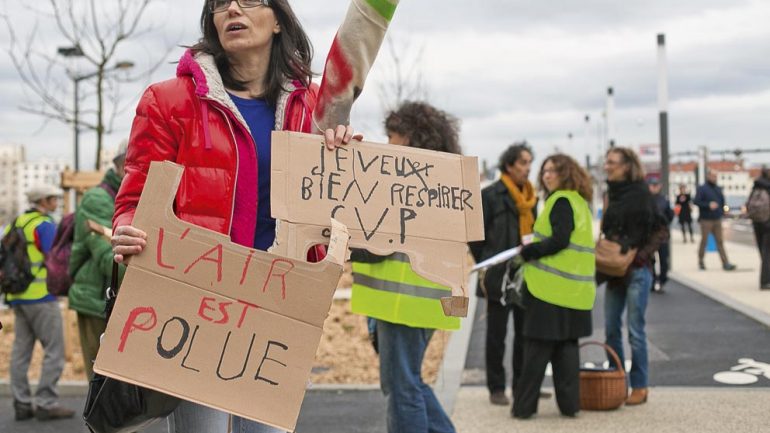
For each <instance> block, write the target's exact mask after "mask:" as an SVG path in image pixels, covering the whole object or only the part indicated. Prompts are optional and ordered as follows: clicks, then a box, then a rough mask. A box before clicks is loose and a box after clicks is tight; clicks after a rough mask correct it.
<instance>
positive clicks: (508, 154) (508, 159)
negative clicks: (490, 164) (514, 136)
mask: <svg viewBox="0 0 770 433" xmlns="http://www.w3.org/2000/svg"><path fill="white" fill-rule="evenodd" d="M524 152H527V153H528V154H529V155H530V156H532V157H533V158H534V156H535V154H534V153H532V148H531V147H530V146H529V144H527V142H526V141H518V142H516V143H513V144H512V145H510V146H508V148H507V149H505V151H504V152H503V153H502V155H500V161H499V162H498V163H497V168H498V169H499V170H500V173H507V172H508V167H509V166H511V165H514V164H516V161H518V160H519V158H521V154H522V153H524Z"/></svg>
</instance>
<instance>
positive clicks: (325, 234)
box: [321, 208, 336, 239]
mask: <svg viewBox="0 0 770 433" xmlns="http://www.w3.org/2000/svg"><path fill="white" fill-rule="evenodd" d="M335 209H336V208H335ZM321 236H323V237H325V238H326V239H329V238H331V237H332V229H330V228H328V227H327V228H325V229H323V230H322V231H321Z"/></svg>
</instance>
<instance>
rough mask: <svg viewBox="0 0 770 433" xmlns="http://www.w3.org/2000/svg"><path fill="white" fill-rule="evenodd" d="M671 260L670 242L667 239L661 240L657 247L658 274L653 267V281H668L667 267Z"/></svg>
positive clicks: (661, 283)
mask: <svg viewBox="0 0 770 433" xmlns="http://www.w3.org/2000/svg"><path fill="white" fill-rule="evenodd" d="M670 260H671V243H670V242H669V241H666V242H663V243H662V244H660V247H659V248H658V262H659V263H660V274H658V271H657V270H656V269H655V267H653V268H652V269H653V273H654V274H655V275H654V281H657V282H658V283H660V285H661V286H662V285H664V284H666V283H667V282H668V268H669V264H670Z"/></svg>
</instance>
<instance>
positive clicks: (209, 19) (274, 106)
mask: <svg viewBox="0 0 770 433" xmlns="http://www.w3.org/2000/svg"><path fill="white" fill-rule="evenodd" d="M397 4H398V0H388V2H384V3H380V2H371V1H367V0H352V2H351V6H350V9H349V11H348V13H347V15H346V17H345V21H344V22H343V24H342V26H341V27H340V29H339V32H338V33H337V36H336V37H335V40H334V43H333V44H332V48H331V51H330V52H329V56H328V59H327V62H326V68H325V71H324V76H323V80H322V83H321V87H320V89H319V88H317V87H316V86H315V85H313V84H311V75H312V74H311V70H310V64H311V59H312V48H311V45H310V42H309V40H308V38H307V35H306V34H305V32H304V30H303V29H302V26H301V25H300V24H299V21H298V20H297V18H296V16H295V14H294V12H293V11H292V9H291V7H290V5H289V2H288V0H237V1H231V0H206V1H205V4H204V7H203V12H202V15H201V26H202V38H201V39H200V41H199V42H198V43H197V44H196V45H195V46H193V47H192V48H190V49H189V50H188V51H187V52H186V53H185V54H184V55H183V56H182V58H181V60H180V62H179V65H178V68H177V76H176V78H174V79H171V80H168V81H164V82H161V83H157V84H154V85H152V86H150V87H149V88H148V89H147V91H146V92H145V93H144V95H143V96H142V99H141V100H140V102H139V106H138V107H137V110H136V117H135V119H134V123H133V126H132V129H131V136H130V139H129V146H128V153H127V155H126V167H125V169H126V176H125V178H124V179H123V183H122V185H121V188H120V192H119V193H118V196H117V199H116V202H115V217H114V219H113V227H115V230H114V233H113V239H112V243H113V251H114V252H115V260H116V261H117V262H119V263H121V262H126V261H127V260H128V259H129V258H130V257H131V256H132V255H134V254H138V253H140V252H141V251H142V249H143V248H144V247H145V245H146V243H145V239H146V234H145V233H144V232H142V231H141V230H139V229H137V228H135V227H133V226H132V225H131V224H132V221H133V217H134V212H135V210H136V206H137V204H138V202H139V197H140V195H141V192H142V189H143V187H144V183H145V181H146V177H147V172H148V170H149V166H150V163H151V162H152V161H164V160H167V161H172V162H175V163H177V164H180V165H183V166H184V167H185V171H184V174H183V177H182V181H181V184H180V186H179V190H178V192H177V195H176V199H175V202H174V209H175V212H176V215H177V216H178V217H179V218H181V219H182V220H184V221H187V222H190V223H193V224H196V225H199V226H202V227H205V228H208V229H211V230H214V231H217V232H219V233H222V234H227V235H229V236H230V237H231V239H232V241H233V242H235V243H237V244H240V245H243V246H246V247H249V248H257V249H262V250H265V249H267V248H268V247H269V246H270V245H272V243H273V240H274V238H275V220H273V219H272V218H271V216H270V150H271V147H270V146H271V143H270V133H271V131H273V130H290V131H301V132H312V133H323V134H324V136H325V142H326V145H327V147H328V148H329V149H330V150H333V149H334V148H335V147H337V146H340V145H343V144H347V143H348V142H350V140H351V139H353V138H354V137H353V130H352V128H351V127H350V126H346V125H347V124H348V121H349V115H350V108H351V106H352V103H353V101H354V100H355V98H356V97H357V96H358V95H359V94H360V92H361V89H362V88H363V84H364V81H365V79H366V75H367V73H368V71H369V69H370V67H371V65H372V63H373V62H374V58H375V56H376V54H377V51H378V50H379V47H380V45H381V43H382V40H383V38H384V36H385V31H386V29H387V27H388V25H389V23H390V19H391V18H392V16H393V13H394V12H395V8H396V5H397ZM373 5H375V6H377V7H374V6H373ZM356 138H359V139H360V137H356ZM314 252H315V254H312V253H314ZM320 253H321V251H319V249H315V251H311V256H313V257H309V259H315V260H318V259H320ZM204 412H205V414H204ZM202 414H203V415H202ZM204 415H205V416H204ZM228 417H229V416H228V415H227V414H224V413H223V412H219V411H216V410H213V409H208V408H205V407H202V406H199V405H196V404H194V403H190V402H183V403H182V404H180V406H179V408H178V409H177V410H176V411H175V412H174V414H173V415H172V416H170V417H169V423H170V425H171V426H172V428H171V431H172V432H174V431H184V432H186V433H197V432H214V433H216V432H220V431H221V432H224V431H227V428H228V427H227V426H228ZM174 426H175V427H174ZM232 426H233V427H234V428H235V429H236V430H237V431H248V432H266V431H272V430H271V429H270V428H269V427H267V426H263V425H261V424H257V423H253V422H250V421H246V420H243V419H241V418H239V417H234V419H233V420H232Z"/></svg>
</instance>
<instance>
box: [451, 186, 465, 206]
mask: <svg viewBox="0 0 770 433" xmlns="http://www.w3.org/2000/svg"><path fill="white" fill-rule="evenodd" d="M452 209H454V210H463V202H462V200H460V188H458V187H456V186H453V187H452Z"/></svg>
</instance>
